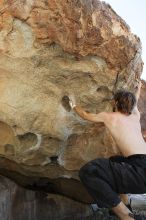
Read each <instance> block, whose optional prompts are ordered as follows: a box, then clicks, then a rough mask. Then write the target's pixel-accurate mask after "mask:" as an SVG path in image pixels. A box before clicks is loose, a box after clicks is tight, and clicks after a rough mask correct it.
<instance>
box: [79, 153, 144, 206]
mask: <svg viewBox="0 0 146 220" xmlns="http://www.w3.org/2000/svg"><path fill="white" fill-rule="evenodd" d="M79 177H80V179H81V182H82V183H83V184H84V186H85V187H86V189H87V191H88V192H89V194H90V195H91V196H92V197H93V199H94V201H95V203H97V205H98V206H99V207H101V208H103V207H105V208H112V207H115V206H117V205H118V204H119V203H120V202H121V200H120V198H119V195H118V194H126V193H131V194H143V193H146V154H134V155H130V156H128V157H122V156H113V157H110V158H109V159H106V158H97V159H95V160H92V161H90V162H88V163H87V164H85V165H84V166H83V167H82V168H81V169H80V171H79Z"/></svg>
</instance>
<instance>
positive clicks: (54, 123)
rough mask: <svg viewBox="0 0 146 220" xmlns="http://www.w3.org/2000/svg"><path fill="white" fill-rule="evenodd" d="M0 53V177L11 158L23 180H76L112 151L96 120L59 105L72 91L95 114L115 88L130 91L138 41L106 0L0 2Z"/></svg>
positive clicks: (138, 63)
mask: <svg viewBox="0 0 146 220" xmlns="http://www.w3.org/2000/svg"><path fill="white" fill-rule="evenodd" d="M0 52H1V53H0V106H1V107H0V121H1V123H0V140H1V141H0V142H1V144H0V154H1V160H0V164H1V165H2V167H3V171H1V172H2V174H3V175H5V172H4V170H5V166H6V164H7V163H11V166H9V169H10V170H13V172H16V173H17V174H18V173H19V174H21V175H26V176H27V177H28V179H29V177H34V176H35V177H36V176H37V177H45V178H49V180H50V181H51V180H53V179H57V178H58V179H59V178H64V179H67V180H70V181H71V180H72V179H74V180H78V170H79V168H80V167H81V166H82V165H83V164H85V163H86V162H88V161H90V160H92V159H94V158H96V157H109V156H111V155H115V154H119V152H118V149H117V146H116V144H115V142H114V140H113V139H112V137H111V135H110V134H109V131H108V130H107V129H106V128H105V127H104V126H103V125H102V124H93V123H89V122H86V121H84V120H82V119H81V118H79V117H78V116H77V115H76V114H75V113H74V112H72V111H68V110H67V109H66V108H65V107H64V105H63V103H62V98H63V97H64V96H68V95H74V96H75V98H76V101H77V104H78V105H81V106H82V107H83V108H85V109H86V110H87V111H91V112H94V113H96V112H97V113H98V112H100V111H111V110H112V107H111V104H110V99H111V98H112V96H113V94H114V92H115V91H116V90H118V89H120V88H125V89H130V90H131V91H133V92H135V85H136V79H137V78H139V77H140V75H141V72H142V60H141V43H140V40H139V38H138V37H136V36H135V35H133V34H132V33H131V32H130V29H129V27H128V26H127V25H126V24H125V22H124V21H123V20H122V19H121V18H120V17H119V16H118V15H117V14H116V13H115V12H114V11H113V10H112V8H111V7H110V6H109V5H108V4H106V3H104V2H101V1H98V0H95V1H91V0H90V1H89V0H84V1H82V0H79V1H71V0H69V1H66V0H62V1H57V0H47V1H46V0H41V1H40V0H39V1H38V0H35V1H33V0H24V1H12V0H7V1H4V0H2V1H0ZM4 158H7V159H4ZM7 176H8V177H10V178H13V179H15V181H16V180H17V175H15V178H14V177H13V176H12V175H10V173H9V172H7ZM18 176H19V175H18ZM18 179H19V178H18ZM19 180H20V179H19ZM19 183H21V184H22V183H23V178H22V179H21V180H20V181H19ZM22 185H25V184H22ZM64 187H67V183H66V185H65V186H64ZM70 193H71V190H70V191H69V193H68V194H66V195H68V196H69V194H70Z"/></svg>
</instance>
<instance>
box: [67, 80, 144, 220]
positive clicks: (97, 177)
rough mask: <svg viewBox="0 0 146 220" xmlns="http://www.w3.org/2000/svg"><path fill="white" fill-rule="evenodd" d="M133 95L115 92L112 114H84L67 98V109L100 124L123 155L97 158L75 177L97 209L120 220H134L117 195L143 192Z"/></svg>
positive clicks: (135, 97) (141, 149)
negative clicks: (112, 213)
mask: <svg viewBox="0 0 146 220" xmlns="http://www.w3.org/2000/svg"><path fill="white" fill-rule="evenodd" d="M140 89H141V82H139V83H138V88H137V92H136V95H133V94H132V93H131V92H127V91H118V92H117V93H116V94H115V95H114V104H113V109H114V110H113V112H101V113H99V114H92V113H87V112H86V111H84V110H83V109H82V108H81V107H79V106H76V104H75V102H74V100H73V99H71V98H70V102H69V103H70V106H71V108H72V109H73V110H74V111H75V112H76V113H77V114H78V115H79V116H80V117H82V118H83V119H85V120H88V121H91V122H103V123H104V124H105V126H106V127H107V128H108V129H109V131H110V132H111V135H112V136H113V138H114V139H115V141H116V143H117V145H118V147H119V150H120V151H121V153H122V155H123V156H113V157H110V158H108V159H107V158H97V159H95V160H93V161H90V162H88V163H87V164H85V165H84V166H83V167H82V168H81V169H80V171H79V176H80V179H81V181H82V183H83V184H84V186H85V187H86V188H87V190H88V192H89V193H90V195H91V196H92V197H93V198H94V200H95V202H96V203H97V204H98V206H99V207H101V208H102V207H105V208H110V209H112V211H113V212H114V213H115V214H116V215H117V216H118V217H119V218H120V219H121V220H130V219H131V220H132V219H137V217H138V216H137V217H136V215H134V214H133V213H132V212H131V211H130V210H129V209H128V208H127V207H126V206H125V204H124V203H123V202H122V201H121V199H120V198H119V196H118V194H125V193H133V194H142V193H146V143H145V142H144V139H143V136H142V133H141V126H140V113H139V111H138V108H137V102H138V98H139V95H140Z"/></svg>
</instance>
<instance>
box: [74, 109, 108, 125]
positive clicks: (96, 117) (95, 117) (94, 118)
mask: <svg viewBox="0 0 146 220" xmlns="http://www.w3.org/2000/svg"><path fill="white" fill-rule="evenodd" d="M73 110H74V111H75V112H76V113H77V114H78V115H79V116H80V117H81V118H83V119H84V120H88V121H91V122H103V123H105V121H106V119H107V113H106V112H101V113H98V114H93V113H88V112H86V111H84V110H83V109H82V108H81V107H79V106H73Z"/></svg>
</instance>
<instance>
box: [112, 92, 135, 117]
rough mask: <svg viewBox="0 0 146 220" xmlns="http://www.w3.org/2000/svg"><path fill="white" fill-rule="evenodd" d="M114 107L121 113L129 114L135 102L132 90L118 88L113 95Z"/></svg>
mask: <svg viewBox="0 0 146 220" xmlns="http://www.w3.org/2000/svg"><path fill="white" fill-rule="evenodd" d="M114 100H115V107H116V109H117V110H118V111H119V112H121V113H128V114H131V112H132V110H133V108H134V106H135V104H136V98H135V95H134V94H133V93H132V92H128V91H124V90H120V91H117V92H116V94H115V95H114Z"/></svg>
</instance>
